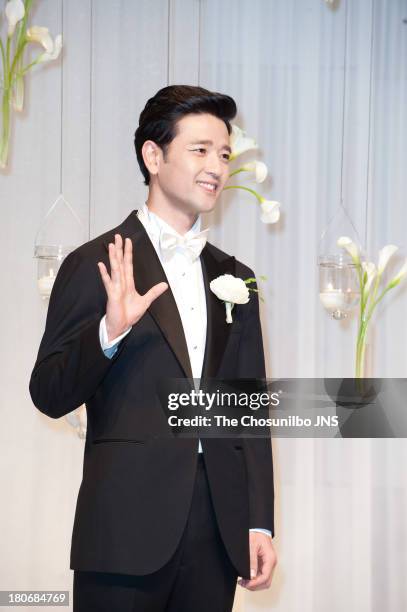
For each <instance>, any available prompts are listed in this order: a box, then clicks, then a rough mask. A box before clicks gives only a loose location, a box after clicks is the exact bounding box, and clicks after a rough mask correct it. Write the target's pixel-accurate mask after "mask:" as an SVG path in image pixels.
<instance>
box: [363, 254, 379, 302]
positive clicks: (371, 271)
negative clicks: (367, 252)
mask: <svg viewBox="0 0 407 612" xmlns="http://www.w3.org/2000/svg"><path fill="white" fill-rule="evenodd" d="M362 268H363V271H364V272H366V274H367V279H366V283H365V286H364V288H363V292H364V295H365V297H366V296H367V294H368V293H369V291H370V287H371V286H372V282H373V281H374V279H375V278H376V274H377V270H376V264H374V263H373V262H372V261H368V262H366V261H362Z"/></svg>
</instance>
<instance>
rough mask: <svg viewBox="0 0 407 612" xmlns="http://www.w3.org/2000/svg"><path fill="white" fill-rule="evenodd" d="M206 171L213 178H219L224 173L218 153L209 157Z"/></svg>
mask: <svg viewBox="0 0 407 612" xmlns="http://www.w3.org/2000/svg"><path fill="white" fill-rule="evenodd" d="M205 171H206V173H207V174H209V175H210V176H211V177H212V178H213V179H215V180H217V181H218V180H219V179H220V177H221V175H222V162H221V160H220V159H219V156H218V155H217V154H215V155H209V156H208V157H207V162H206V167H205Z"/></svg>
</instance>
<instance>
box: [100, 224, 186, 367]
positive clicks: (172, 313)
mask: <svg viewBox="0 0 407 612" xmlns="http://www.w3.org/2000/svg"><path fill="white" fill-rule="evenodd" d="M132 221H133V223H135V224H136V227H137V229H136V231H135V232H134V233H133V234H132V235H130V236H129V237H130V238H131V240H132V243H133V273H134V284H135V287H136V289H137V291H138V292H139V293H141V294H144V293H146V292H147V291H148V290H149V289H151V287H153V285H156V284H157V283H160V282H161V281H164V282H166V283H167V284H168V289H167V290H166V291H164V293H162V294H161V295H160V297H158V298H157V299H155V300H154V302H153V303H152V304H151V306H150V307H149V309H148V311H149V312H150V314H151V316H152V317H153V318H154V320H155V322H156V323H157V325H158V326H159V327H160V329H161V331H162V333H163V334H164V337H165V338H166V340H167V342H168V344H169V345H170V347H171V349H172V350H173V352H174V354H175V356H176V358H177V359H178V361H179V363H180V365H181V367H182V369H183V370H184V373H185V376H187V377H188V378H192V369H191V362H190V360H189V354H188V347H187V343H186V339H185V334H184V328H183V326H182V321H181V317H180V314H179V311H178V308H177V304H176V302H175V298H174V295H173V293H172V291H171V287H170V284H169V282H168V279H167V277H166V274H165V272H164V268H163V267H162V265H161V262H160V260H159V258H158V255H157V253H156V251H155V249H154V246H153V244H152V242H151V240H150V238H149V237H148V234H147V232H146V230H145V228H144V226H143V224H142V223H141V221H139V219H138V218H137V216H135V219H133V220H132ZM124 237H125V236H123V238H124ZM113 240H114V238H113ZM104 244H105V247H106V248H107V249H108V242H105V243H104Z"/></svg>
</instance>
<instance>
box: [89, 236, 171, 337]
mask: <svg viewBox="0 0 407 612" xmlns="http://www.w3.org/2000/svg"><path fill="white" fill-rule="evenodd" d="M109 261H110V269H111V277H110V276H109V274H108V272H107V269H106V266H105V264H104V263H103V262H101V261H99V262H98V267H99V271H100V275H101V277H102V282H103V285H104V287H105V289H106V293H107V305H106V330H107V335H108V339H109V342H110V341H111V340H114V338H117V337H118V336H120V335H121V334H122V333H124V332H125V331H126V330H127V329H128V328H129V327H131V326H132V325H134V324H135V323H137V321H138V320H139V319H141V317H142V316H143V314H144V313H145V312H146V310H147V308H148V307H149V306H150V304H151V303H152V302H153V301H154V300H155V299H156V298H158V297H159V296H160V295H161V294H162V293H164V291H166V289H168V284H167V283H164V282H162V283H158V284H157V285H154V286H153V287H151V289H149V291H147V293H145V294H144V295H140V294H139V293H137V291H136V288H135V286H134V276H133V245H132V242H131V240H130V238H126V240H125V245H124V255H123V240H122V237H121V235H120V234H115V241H114V243H112V242H111V243H109Z"/></svg>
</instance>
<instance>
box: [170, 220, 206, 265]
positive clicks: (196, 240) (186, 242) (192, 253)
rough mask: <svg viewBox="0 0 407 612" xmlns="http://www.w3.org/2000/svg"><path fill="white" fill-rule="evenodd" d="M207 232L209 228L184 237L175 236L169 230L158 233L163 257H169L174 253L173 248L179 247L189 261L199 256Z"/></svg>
mask: <svg viewBox="0 0 407 612" xmlns="http://www.w3.org/2000/svg"><path fill="white" fill-rule="evenodd" d="M208 232H209V228H207V229H205V230H203V231H202V232H199V234H195V235H192V236H189V237H188V238H185V237H184V236H176V235H175V234H171V233H170V232H166V231H162V232H161V234H160V249H161V253H162V255H163V257H164V259H165V260H168V259H170V258H171V257H172V256H173V254H174V253H175V249H176V248H177V247H179V248H181V249H183V251H184V253H185V254H186V255H187V256H188V257H189V259H190V261H191V262H192V261H194V260H195V259H196V258H197V257H199V256H200V254H201V251H202V249H203V248H204V246H205V243H206V241H207V234H208Z"/></svg>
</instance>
